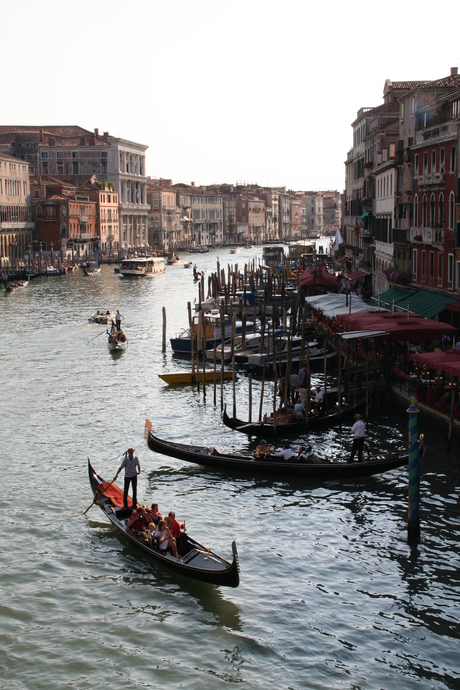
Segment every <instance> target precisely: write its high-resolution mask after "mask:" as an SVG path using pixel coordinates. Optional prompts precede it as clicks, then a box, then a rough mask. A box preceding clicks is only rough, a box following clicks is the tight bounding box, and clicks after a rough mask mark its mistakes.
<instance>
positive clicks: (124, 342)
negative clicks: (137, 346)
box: [108, 330, 128, 352]
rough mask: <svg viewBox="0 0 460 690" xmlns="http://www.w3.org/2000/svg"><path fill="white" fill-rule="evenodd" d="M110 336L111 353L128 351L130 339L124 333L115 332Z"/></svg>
mask: <svg viewBox="0 0 460 690" xmlns="http://www.w3.org/2000/svg"><path fill="white" fill-rule="evenodd" d="M108 335H109V339H108V343H109V350H110V351H111V352H121V351H122V350H126V348H127V347H128V338H127V337H126V335H125V333H123V331H121V330H120V331H113V332H112V333H108Z"/></svg>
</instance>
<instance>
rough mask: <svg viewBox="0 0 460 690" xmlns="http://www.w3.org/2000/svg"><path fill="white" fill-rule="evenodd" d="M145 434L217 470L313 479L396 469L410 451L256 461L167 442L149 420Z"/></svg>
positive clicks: (155, 445)
mask: <svg viewBox="0 0 460 690" xmlns="http://www.w3.org/2000/svg"><path fill="white" fill-rule="evenodd" d="M145 437H146V440H147V445H148V447H149V448H150V450H153V451H155V452H157V453H162V454H163V455H168V456H169V457H172V458H178V459H179V460H185V461H186V462H194V463H197V464H199V465H204V466H205V467H210V468H212V469H217V470H230V471H237V472H238V471H244V472H251V473H252V474H263V475H280V476H283V477H286V476H290V477H296V478H301V477H309V478H311V479H330V480H333V479H349V480H353V479H359V478H361V477H369V476H371V475H373V474H380V473H381V472H387V471H388V470H394V469H396V468H398V467H402V466H403V465H407V464H408V462H409V455H408V453H399V454H398V453H381V454H379V455H372V456H369V457H367V458H365V459H364V461H363V462H347V461H346V459H342V460H334V461H332V460H320V459H316V460H315V461H314V462H302V463H300V462H286V461H285V460H283V459H282V458H277V457H271V458H270V459H264V460H260V459H257V460H255V459H254V458H251V457H249V456H246V455H233V454H228V453H219V452H218V451H217V450H216V449H215V448H212V447H210V446H192V445H187V444H185V443H173V442H172V441H163V440H162V439H160V438H158V437H157V436H154V435H153V433H152V424H151V422H150V421H149V420H148V419H147V420H146V421H145ZM419 452H420V456H421V457H423V454H424V443H423V436H421V437H420V441H419Z"/></svg>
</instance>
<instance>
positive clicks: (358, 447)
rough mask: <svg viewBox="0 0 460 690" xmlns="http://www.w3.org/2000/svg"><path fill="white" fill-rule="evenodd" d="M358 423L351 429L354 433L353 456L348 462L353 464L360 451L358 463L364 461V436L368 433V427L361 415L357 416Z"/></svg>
mask: <svg viewBox="0 0 460 690" xmlns="http://www.w3.org/2000/svg"><path fill="white" fill-rule="evenodd" d="M355 419H356V422H355V423H354V424H353V426H352V427H351V431H352V433H353V445H352V447H351V455H350V459H349V460H348V462H353V459H354V457H355V453H356V451H358V462H362V461H363V446H364V434H365V432H366V425H365V424H364V422H363V420H362V419H361V415H360V414H356V415H355Z"/></svg>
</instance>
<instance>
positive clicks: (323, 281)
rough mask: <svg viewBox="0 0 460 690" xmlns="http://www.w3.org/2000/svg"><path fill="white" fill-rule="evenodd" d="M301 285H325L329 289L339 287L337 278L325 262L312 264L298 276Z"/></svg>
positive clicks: (302, 286) (305, 286) (303, 286)
mask: <svg viewBox="0 0 460 690" xmlns="http://www.w3.org/2000/svg"><path fill="white" fill-rule="evenodd" d="M298 282H299V287H301V288H308V287H325V288H327V289H328V290H336V289H337V278H336V277H335V275H333V274H332V273H328V271H327V268H326V266H324V264H311V265H310V266H307V268H306V269H305V271H304V272H303V273H302V274H301V275H300V276H299V278H298Z"/></svg>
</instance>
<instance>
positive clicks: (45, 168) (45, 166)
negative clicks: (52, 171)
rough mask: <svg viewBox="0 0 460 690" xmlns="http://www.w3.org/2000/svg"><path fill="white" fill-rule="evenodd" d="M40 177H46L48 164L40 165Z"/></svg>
mask: <svg viewBox="0 0 460 690" xmlns="http://www.w3.org/2000/svg"><path fill="white" fill-rule="evenodd" d="M42 175H48V163H42Z"/></svg>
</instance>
